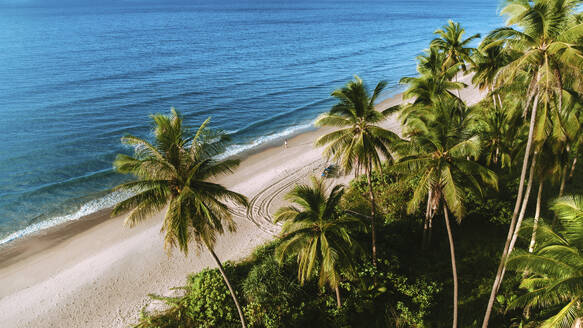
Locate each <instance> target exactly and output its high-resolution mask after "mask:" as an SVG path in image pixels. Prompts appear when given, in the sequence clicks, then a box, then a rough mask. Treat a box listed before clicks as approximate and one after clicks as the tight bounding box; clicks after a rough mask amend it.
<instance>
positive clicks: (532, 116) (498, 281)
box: [482, 94, 538, 328]
mask: <svg viewBox="0 0 583 328" xmlns="http://www.w3.org/2000/svg"><path fill="white" fill-rule="evenodd" d="M537 107H538V94H537V95H536V96H535V98H534V104H533V106H532V111H531V114H530V126H529V128H528V140H527V142H526V149H525V151H524V159H523V161H522V171H521V173H520V183H519V185H518V194H517V195H516V203H515V204H514V211H513V213H512V220H510V227H509V228H508V235H507V236H506V242H505V243H504V249H503V250H502V256H501V258H500V263H499V264H498V270H497V271H496V277H495V278H494V283H493V284H492V291H491V292H490V299H489V300H488V306H487V307H486V314H485V315H484V321H483V322H482V328H487V327H488V322H489V321H490V315H491V314H492V307H493V306H494V300H495V299H496V293H498V289H499V288H500V285H501V284H502V279H503V277H504V273H503V270H504V268H505V267H506V259H507V258H508V250H509V248H510V242H511V241H512V236H513V235H514V229H515V227H516V219H517V217H518V211H519V209H520V204H521V203H522V192H523V190H524V180H525V179H526V171H527V169H528V159H529V157H530V151H531V148H532V139H533V135H534V126H535V124H536V111H537Z"/></svg>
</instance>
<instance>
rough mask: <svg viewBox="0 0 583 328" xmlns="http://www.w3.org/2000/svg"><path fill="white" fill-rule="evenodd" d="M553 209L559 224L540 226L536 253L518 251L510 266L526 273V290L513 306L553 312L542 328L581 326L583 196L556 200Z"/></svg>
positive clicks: (582, 308) (523, 286) (514, 254)
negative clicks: (556, 225) (554, 227)
mask: <svg viewBox="0 0 583 328" xmlns="http://www.w3.org/2000/svg"><path fill="white" fill-rule="evenodd" d="M552 209H553V211H554V212H555V214H556V215H557V217H558V220H559V222H560V225H558V228H557V229H555V230H553V228H552V226H550V225H544V224H543V225H542V226H540V227H539V228H538V243H537V247H536V248H535V250H534V252H533V253H529V252H526V251H522V250H517V251H516V252H515V253H513V254H512V256H511V257H510V259H509V261H508V266H509V268H512V269H515V270H519V271H523V272H524V273H525V274H526V275H525V278H523V280H522V283H521V285H520V286H521V288H524V289H526V290H527V293H526V294H524V295H522V296H520V297H518V298H517V299H515V300H514V301H513V302H512V303H511V304H510V308H526V309H542V310H545V312H547V311H548V313H552V315H551V316H550V317H548V318H546V319H545V320H544V321H543V322H542V324H541V325H540V326H539V327H544V328H562V327H581V325H582V324H583V306H582V302H583V288H581V286H583V197H582V196H580V195H579V196H567V197H563V198H559V199H558V200H556V201H555V202H554V203H553V205H552Z"/></svg>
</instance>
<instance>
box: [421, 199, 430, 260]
mask: <svg viewBox="0 0 583 328" xmlns="http://www.w3.org/2000/svg"><path fill="white" fill-rule="evenodd" d="M430 217H431V189H430V190H429V192H428V193H427V207H426V209H425V221H424V222H423V240H422V242H421V247H422V248H423V249H426V248H427V245H428V244H429V243H428V242H427V235H428V233H429V219H430Z"/></svg>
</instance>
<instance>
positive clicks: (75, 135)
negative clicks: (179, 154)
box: [0, 0, 503, 244]
mask: <svg viewBox="0 0 583 328" xmlns="http://www.w3.org/2000/svg"><path fill="white" fill-rule="evenodd" d="M18 3H19V1H11V2H10V4H11V6H10V7H9V6H8V5H7V4H6V3H3V2H2V0H0V244H3V243H6V242H9V241H11V240H14V239H16V238H19V237H22V236H24V235H27V234H29V233H32V232H35V231H38V230H40V229H43V228H46V227H49V226H53V225H55V224H58V223H61V222H65V221H70V220H75V219H78V218H80V217H82V216H85V215H88V214H91V213H93V212H95V211H97V210H100V209H103V208H106V207H110V206H112V205H114V204H115V202H116V201H118V200H119V199H121V198H122V197H124V195H121V194H116V193H112V192H110V191H109V190H110V189H111V188H112V187H114V186H115V185H117V184H119V183H120V182H123V181H127V179H128V178H129V177H127V176H122V175H119V174H117V173H115V172H114V171H113V170H112V162H113V160H114V158H115V156H116V154H118V153H121V152H126V153H127V152H130V150H129V149H127V148H124V147H122V145H121V143H120V138H121V137H122V136H123V135H125V134H134V135H137V136H141V137H146V138H149V137H151V128H152V126H151V121H150V119H149V117H148V115H150V114H152V113H169V110H170V108H171V107H175V108H176V109H178V110H179V111H180V112H181V113H182V114H183V115H184V118H185V121H186V122H187V124H188V125H190V126H196V125H199V124H200V123H202V121H203V120H205V119H206V118H207V117H209V116H211V117H212V121H211V125H212V127H213V128H217V129H222V130H224V131H227V132H229V133H230V134H231V136H232V144H231V145H230V146H229V148H228V150H227V153H226V154H225V155H233V154H237V153H239V152H242V151H245V150H249V149H252V148H253V147H257V146H258V145H261V144H262V143H265V142H269V141H273V140H277V139H281V138H285V137H287V136H291V135H293V134H297V133H299V132H301V131H304V130H307V129H309V128H310V127H311V125H312V124H311V123H312V122H313V120H314V119H315V118H316V117H317V116H318V114H320V113H323V112H325V111H327V110H328V109H329V108H330V106H331V105H332V104H333V103H334V101H333V100H332V99H331V98H330V93H331V92H332V91H333V90H334V89H335V88H338V87H341V86H342V85H344V84H345V83H346V82H347V81H349V80H350V79H351V78H352V77H353V75H355V74H356V75H359V76H360V77H361V78H362V79H363V80H364V81H365V82H367V84H368V85H369V87H371V88H372V87H374V86H375V85H376V83H377V82H378V81H380V80H387V81H388V83H389V87H388V88H387V90H386V92H385V94H384V97H389V96H391V95H393V94H395V93H397V92H399V91H402V90H403V86H401V85H399V84H398V81H399V79H400V78H401V77H403V76H412V75H415V65H416V62H415V56H417V55H419V54H420V53H421V52H422V51H423V49H425V48H427V47H428V44H429V42H430V41H431V39H433V38H434V37H435V36H434V34H433V32H434V31H435V30H436V29H437V28H439V27H441V26H442V25H444V24H446V23H447V20H448V19H452V20H454V21H458V22H461V23H462V25H463V27H465V28H466V32H467V35H470V34H474V33H482V34H484V33H487V32H488V31H490V30H491V29H493V28H495V27H498V26H501V25H502V24H503V19H502V18H501V17H500V16H498V14H497V2H496V1H492V0H479V1H478V0H476V1H471V0H470V1H468V0H459V1H452V0H447V1H417V0H404V1H391V0H385V1H366V0H365V1H273V0H272V1H235V0H230V1H226V0H225V1H211V0H209V1H190V2H186V1H185V2H178V3H173V4H168V3H167V2H159V3H156V2H153V1H149V2H140V1H134V2H118V3H109V4H101V5H91V4H87V5H80V4H79V3H75V2H72V3H73V4H74V5H71V2H69V5H67V6H65V5H64V4H59V1H51V2H50V6H48V7H47V6H45V7H42V5H43V2H38V3H36V6H34V5H35V3H34V2H32V3H28V2H23V3H28V4H29V5H30V6H29V7H22V6H21V7H18ZM45 5H46V3H45Z"/></svg>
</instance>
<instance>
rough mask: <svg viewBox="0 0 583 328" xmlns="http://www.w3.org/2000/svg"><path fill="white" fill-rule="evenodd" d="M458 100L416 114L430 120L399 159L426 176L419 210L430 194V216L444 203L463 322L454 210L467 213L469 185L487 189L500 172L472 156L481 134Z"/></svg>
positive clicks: (417, 197)
mask: <svg viewBox="0 0 583 328" xmlns="http://www.w3.org/2000/svg"><path fill="white" fill-rule="evenodd" d="M457 107H458V104H457V103H456V102H453V101H451V100H450V101H443V102H440V103H438V104H436V106H434V107H433V109H432V110H427V111H426V112H425V113H424V115H425V117H421V118H420V119H418V120H416V122H417V123H418V124H424V125H425V127H423V128H422V129H423V130H424V133H417V134H414V135H413V136H411V140H410V142H409V148H410V151H409V152H410V154H408V155H405V156H404V157H403V158H401V159H400V160H399V162H397V163H395V164H393V169H394V170H395V171H397V172H401V173H405V174H411V175H413V176H416V177H420V179H419V183H418V184H417V187H416V188H415V190H414V192H413V197H412V199H411V200H410V201H409V203H408V211H409V212H413V211H414V210H415V209H416V208H418V207H419V205H420V204H421V202H422V201H423V200H424V199H425V198H426V197H427V211H426V215H427V216H433V214H434V213H435V212H436V211H437V209H438V208H439V206H440V204H441V203H443V214H444V219H445V226H446V228H447V234H448V241H449V247H450V256H451V267H452V276H453V288H454V291H453V323H452V326H453V327H454V328H455V327H457V295H458V282H457V270H456V261H455V249H454V242H453V235H452V232H451V227H450V222H449V211H451V212H452V213H453V214H454V216H455V217H456V218H457V220H458V222H460V221H461V219H462V218H463V216H464V212H465V209H464V205H463V203H464V195H465V192H464V191H463V190H464V189H463V188H464V187H466V188H475V189H476V190H477V191H478V192H479V193H482V185H483V184H487V185H491V186H494V187H496V186H497V178H496V175H495V174H494V173H493V172H492V171H490V170H489V169H487V168H485V167H483V166H481V165H480V164H478V163H476V162H474V161H472V159H476V158H478V156H479V153H480V140H479V137H478V136H477V135H471V128H470V120H469V119H468V117H467V116H465V115H460V111H459V109H458V108H457Z"/></svg>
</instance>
